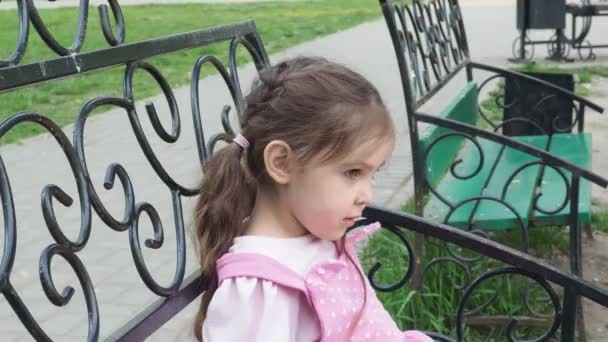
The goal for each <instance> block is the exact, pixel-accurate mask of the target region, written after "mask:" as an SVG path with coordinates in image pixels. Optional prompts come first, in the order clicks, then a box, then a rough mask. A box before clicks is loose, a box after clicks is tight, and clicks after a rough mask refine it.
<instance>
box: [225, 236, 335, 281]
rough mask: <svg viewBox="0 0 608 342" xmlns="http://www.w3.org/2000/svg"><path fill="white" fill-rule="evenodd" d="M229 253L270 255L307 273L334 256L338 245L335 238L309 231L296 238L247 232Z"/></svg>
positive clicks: (236, 240)
mask: <svg viewBox="0 0 608 342" xmlns="http://www.w3.org/2000/svg"><path fill="white" fill-rule="evenodd" d="M229 253H231V254H245V253H246V254H257V255H261V256H264V257H268V258H270V259H273V260H275V261H277V262H279V263H281V264H282V265H284V266H287V267H288V268H289V269H291V270H292V271H294V272H295V273H297V274H299V275H302V276H304V275H305V274H306V273H307V272H308V271H309V270H310V268H311V267H312V266H313V265H315V264H317V263H319V262H322V261H324V260H329V259H332V258H335V257H336V256H337V249H336V246H335V244H334V243H333V242H331V241H324V240H320V239H317V238H315V237H314V236H313V235H310V234H308V235H304V236H300V237H296V238H276V237H268V236H257V235H245V236H239V237H237V238H235V239H234V243H233V245H232V247H230V250H229Z"/></svg>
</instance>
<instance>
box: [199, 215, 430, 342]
mask: <svg viewBox="0 0 608 342" xmlns="http://www.w3.org/2000/svg"><path fill="white" fill-rule="evenodd" d="M379 228H380V225H379V224H378V223H375V224H372V225H369V226H367V227H364V228H360V229H359V230H357V231H356V232H355V233H353V234H351V235H349V236H348V237H347V239H346V249H347V250H348V252H349V254H350V255H351V256H353V257H354V258H355V260H357V259H356V255H357V254H356V251H355V249H354V243H355V242H357V241H360V240H362V239H364V238H366V237H367V236H368V235H369V234H371V233H373V232H375V231H376V230H378V229H379ZM336 245H338V246H337V247H338V249H341V247H340V246H339V244H336ZM217 267H218V276H219V281H220V283H222V282H223V281H230V280H233V279H235V278H241V277H247V278H249V279H251V278H253V279H261V280H264V281H267V282H271V283H272V284H273V285H275V286H277V287H279V288H282V289H283V291H285V292H286V293H291V294H292V296H294V297H298V294H301V297H302V298H303V299H304V300H303V301H304V304H305V305H307V306H308V308H309V310H310V312H311V313H312V314H313V316H314V317H316V323H317V324H316V327H311V326H309V329H313V330H314V332H315V333H316V334H315V333H313V334H309V336H313V335H316V336H315V337H314V338H312V339H310V340H311V341H312V340H316V341H321V342H341V341H346V339H347V334H348V333H349V331H350V330H351V326H350V324H351V322H352V321H353V319H354V318H355V317H356V316H357V315H358V313H359V312H360V310H361V307H362V305H363V298H364V295H363V294H364V290H363V286H364V285H363V284H362V283H361V278H360V277H359V273H358V271H357V269H356V268H355V266H354V265H353V264H352V263H351V262H350V261H349V260H348V258H347V256H346V255H345V254H344V253H339V254H338V255H337V258H331V259H329V260H327V259H326V260H325V261H324V262H320V263H316V264H315V265H314V266H312V267H310V269H309V271H308V272H307V273H306V275H304V276H303V275H301V274H300V273H298V272H295V271H294V270H292V269H291V268H290V267H287V266H285V265H284V264H283V263H281V262H279V261H278V260H276V259H274V258H272V257H269V256H267V255H262V254H258V253H247V252H241V253H227V254H225V255H224V256H222V257H221V258H220V259H219V260H218V263H217ZM358 267H360V265H359V266H358ZM365 286H366V287H367V291H366V293H367V300H366V304H365V308H364V311H363V314H362V315H361V318H360V319H359V321H358V323H357V326H356V327H355V328H354V331H353V335H352V341H400V342H406V341H407V342H432V341H433V340H432V339H431V338H430V337H428V336H426V335H425V334H423V333H421V332H419V331H405V332H402V331H400V330H399V328H398V327H397V325H396V324H395V322H394V321H393V319H392V318H391V317H390V315H389V314H388V312H387V311H386V310H385V309H384V307H383V306H382V304H381V303H380V301H379V300H378V298H377V297H376V295H375V292H374V290H373V288H372V287H371V285H370V284H369V282H368V281H367V278H366V281H365ZM220 287H221V285H220ZM214 299H215V296H214ZM212 302H213V301H212ZM216 307H217V306H216ZM210 308H211V305H210ZM233 309H234V308H233ZM236 310H239V308H236ZM211 315H213V312H212V311H210V312H209V313H208V317H210V316H211ZM206 323H207V321H206V322H205V324H206ZM211 328H213V327H211ZM300 328H301V327H300ZM204 329H205V327H204ZM234 329H237V328H236V327H235V326H234ZM278 329H279V330H280V329H281V327H278ZM305 335H306V334H304V335H302V334H301V333H300V334H298V336H305ZM277 341H278V340H277ZM294 341H299V339H294ZM206 342H214V341H209V340H206Z"/></svg>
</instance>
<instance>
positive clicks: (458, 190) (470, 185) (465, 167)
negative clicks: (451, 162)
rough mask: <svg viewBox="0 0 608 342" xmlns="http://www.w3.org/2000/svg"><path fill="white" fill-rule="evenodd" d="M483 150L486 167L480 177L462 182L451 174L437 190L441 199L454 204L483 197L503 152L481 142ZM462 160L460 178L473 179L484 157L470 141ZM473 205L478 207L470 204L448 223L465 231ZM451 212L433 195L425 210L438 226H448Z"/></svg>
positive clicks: (454, 215)
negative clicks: (445, 222)
mask: <svg viewBox="0 0 608 342" xmlns="http://www.w3.org/2000/svg"><path fill="white" fill-rule="evenodd" d="M480 146H481V149H482V150H483V155H484V163H483V165H482V168H481V170H480V171H479V173H478V174H477V175H475V176H474V177H472V178H469V179H465V180H461V179H458V178H456V177H454V176H453V175H452V174H451V172H449V171H448V173H446V174H445V176H444V177H443V178H442V179H441V182H440V183H439V185H438V186H437V187H436V189H437V192H438V193H439V194H440V195H442V196H444V197H445V198H446V199H447V200H449V201H450V202H452V203H454V204H455V203H457V202H459V201H461V200H464V199H468V198H471V197H475V196H479V194H480V193H481V191H482V189H483V185H484V184H485V181H486V179H487V178H488V175H489V174H490V172H491V171H492V166H493V165H494V163H495V161H496V158H497V157H498V154H499V152H500V145H498V144H495V143H491V142H489V141H487V140H481V141H480ZM459 158H462V163H460V164H459V165H458V166H457V167H456V172H457V174H458V175H470V174H472V173H473V172H474V171H475V169H476V168H477V167H478V166H479V159H480V154H479V152H478V151H477V148H476V147H475V145H474V144H473V143H472V142H470V141H468V140H467V141H466V142H465V144H464V147H463V149H462V150H461V151H460V153H459ZM473 205H474V203H468V204H465V205H463V206H462V207H460V208H459V209H457V210H456V211H455V212H454V213H453V214H452V216H451V217H450V220H449V222H447V223H448V224H450V225H453V226H455V227H460V228H464V227H465V226H466V222H468V218H469V215H470V213H471V210H472V209H473ZM448 212H449V208H448V206H447V205H445V204H444V203H443V202H441V201H440V200H439V199H438V198H437V197H436V196H435V195H430V199H429V202H428V203H427V204H426V206H425V207H424V217H426V218H429V219H431V220H433V221H435V222H444V219H445V217H446V215H447V214H448Z"/></svg>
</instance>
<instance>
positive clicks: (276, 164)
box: [264, 140, 294, 184]
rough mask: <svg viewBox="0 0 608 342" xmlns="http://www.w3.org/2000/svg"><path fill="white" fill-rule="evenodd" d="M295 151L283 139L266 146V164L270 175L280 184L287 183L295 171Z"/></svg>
mask: <svg viewBox="0 0 608 342" xmlns="http://www.w3.org/2000/svg"><path fill="white" fill-rule="evenodd" d="M293 163H294V161H293V151H292V150H291V147H289V145H288V144H287V143H286V142H285V141H283V140H273V141H271V142H270V143H268V145H266V148H264V166H265V167H266V172H268V175H269V176H270V177H271V178H272V179H273V180H274V181H275V182H277V183H279V184H287V183H289V181H290V180H291V176H292V171H293Z"/></svg>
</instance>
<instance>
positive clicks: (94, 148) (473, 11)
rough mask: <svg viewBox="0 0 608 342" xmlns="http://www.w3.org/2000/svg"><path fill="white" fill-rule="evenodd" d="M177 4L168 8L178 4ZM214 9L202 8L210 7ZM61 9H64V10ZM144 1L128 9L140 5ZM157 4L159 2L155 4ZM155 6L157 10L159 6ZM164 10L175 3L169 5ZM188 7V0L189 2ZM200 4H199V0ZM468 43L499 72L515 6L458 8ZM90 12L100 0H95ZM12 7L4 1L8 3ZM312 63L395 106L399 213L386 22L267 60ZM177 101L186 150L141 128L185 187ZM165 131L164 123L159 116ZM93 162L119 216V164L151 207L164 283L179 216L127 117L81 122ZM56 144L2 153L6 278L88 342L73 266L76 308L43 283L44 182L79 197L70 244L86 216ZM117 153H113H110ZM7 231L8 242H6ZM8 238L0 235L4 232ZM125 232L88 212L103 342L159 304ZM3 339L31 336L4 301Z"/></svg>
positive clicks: (389, 199)
mask: <svg viewBox="0 0 608 342" xmlns="http://www.w3.org/2000/svg"><path fill="white" fill-rule="evenodd" d="M176 1H179V0H171V1H170V2H171V3H175V2H176ZM211 1H217V0H207V1H205V2H211ZM68 2H69V1H67V0H65V1H64V0H59V1H58V2H57V3H68ZM135 2H139V1H135V0H131V1H121V3H125V4H126V3H135ZM150 2H152V1H150ZM158 2H161V1H160V0H159V1H158ZM167 2H168V1H167ZM188 2H193V1H192V0H190V1H188ZM201 2H203V1H201ZM461 2H462V4H463V12H464V13H463V15H464V16H465V21H466V26H467V27H466V28H467V33H468V37H469V44H470V45H471V48H472V50H471V51H472V55H473V56H474V57H475V58H474V59H475V60H477V61H480V62H484V63H489V64H494V65H504V63H505V61H506V57H509V56H510V54H511V42H512V40H513V38H514V37H515V35H516V31H515V29H514V26H515V16H514V15H515V9H514V5H513V3H514V2H512V1H510V0H493V1H485V0H463V1H461ZM92 3H93V2H92ZM5 4H7V3H5V2H3V3H2V5H5ZM304 54H307V55H308V54H316V55H322V56H325V57H327V58H329V59H332V60H335V61H339V62H342V63H344V64H346V65H348V66H350V67H352V68H354V69H355V70H358V71H360V72H361V73H363V74H364V75H365V76H367V77H368V78H369V79H370V80H371V81H372V82H373V83H374V84H375V85H376V86H377V87H378V88H379V90H380V92H381V94H382V95H383V97H384V99H385V101H386V103H387V106H388V108H389V109H390V110H391V112H392V114H393V115H394V119H395V122H396V123H397V127H398V131H399V138H398V143H397V146H396V149H395V152H394V154H393V156H392V159H391V161H390V162H389V165H388V167H387V168H386V170H385V171H383V173H382V174H381V175H379V177H378V183H377V185H376V187H375V188H374V196H375V199H376V202H377V203H378V204H381V205H384V206H388V207H391V208H394V209H398V208H400V207H401V205H402V204H403V203H404V202H405V200H406V199H407V197H408V194H409V193H410V192H411V190H410V187H411V185H409V184H408V181H409V180H410V179H411V172H412V170H411V156H410V148H409V143H408V141H409V140H408V139H409V138H408V132H407V128H406V123H405V113H404V103H403V99H402V90H401V89H400V85H399V78H398V70H397V65H396V62H395V58H394V52H393V49H392V46H391V43H390V40H389V35H388V31H387V29H386V27H385V24H384V22H383V21H382V20H377V21H374V22H371V23H367V24H363V25H360V26H357V27H354V28H352V29H349V30H345V31H343V32H339V33H336V34H333V35H330V36H327V37H323V38H320V39H316V40H314V41H311V42H308V43H305V44H302V45H299V46H296V47H294V48H291V49H288V50H286V51H284V52H281V53H278V54H275V55H272V56H271V61H273V62H276V61H278V60H280V59H283V58H286V57H289V56H296V55H304ZM239 74H240V78H241V82H242V84H243V85H244V88H245V89H247V88H248V86H247V85H248V84H249V83H250V81H251V79H252V77H253V75H254V70H253V67H252V66H251V65H246V66H243V67H242V68H240V69H239ZM462 82H463V80H462V79H459V80H458V81H457V82H453V85H452V86H451V87H449V88H447V89H445V91H444V93H445V94H446V95H450V94H451V95H453V94H454V93H455V92H456V91H457V89H458V87H459V86H461V85H462ZM201 93H202V94H203V95H202V98H201V101H202V107H203V108H202V109H203V114H202V115H203V122H205V125H206V126H205V129H206V134H207V136H209V134H210V133H212V132H217V131H219V129H220V122H219V119H218V113H219V112H220V110H221V108H222V106H223V105H224V104H227V103H230V99H229V97H228V96H227V91H226V89H225V86H224V85H223V83H222V81H221V80H220V79H219V78H218V77H208V78H206V79H203V80H202V81H201ZM175 95H176V98H177V99H178V102H179V104H180V111H181V119H182V121H181V123H182V137H181V138H180V140H179V142H178V143H176V144H172V145H167V144H165V143H164V142H162V141H160V140H159V139H157V138H156V134H155V133H154V132H153V131H152V129H151V127H150V124H149V123H148V120H147V119H146V118H145V115H143V116H142V117H141V118H142V124H143V126H144V129H145V130H146V132H147V133H148V134H147V136H148V137H149V138H150V140H151V141H150V143H151V145H152V146H153V149H154V150H155V151H156V152H157V155H158V157H159V159H160V160H161V162H162V163H163V165H165V166H166V167H167V170H168V172H169V174H171V175H172V176H173V177H175V179H177V180H178V181H179V182H181V183H182V184H186V185H194V184H196V183H197V182H198V180H199V177H200V176H199V173H200V170H199V166H198V165H197V162H196V161H197V155H196V150H195V148H194V146H195V141H194V135H193V130H192V125H191V123H190V115H189V113H190V99H189V89H188V88H183V89H177V90H175ZM448 97H449V96H441V95H440V96H436V99H437V100H436V101H434V102H432V103H429V104H428V106H427V108H426V109H428V111H435V110H436V109H438V108H440V107H441V106H442V105H444V104H445V101H443V102H442V100H441V99H442V98H443V99H445V98H448ZM146 102H153V103H154V104H155V105H156V106H157V109H158V111H159V113H167V111H166V109H167V106H166V103H165V101H164V99H163V98H160V97H154V98H151V99H141V101H140V102H139V103H138V110H139V112H140V113H144V109H143V105H144V103H146ZM162 119H163V120H164V121H163V123H164V124H165V126H169V119H168V118H167V117H164V118H162ZM65 131H66V134H68V136H71V127H66V129H65ZM85 136H86V144H85V145H86V148H87V150H86V153H87V162H88V167H89V172H90V174H91V179H92V181H93V183H94V185H95V187H96V190H97V191H98V192H99V193H100V196H101V198H102V201H103V203H104V204H105V205H106V206H107V207H108V210H109V211H110V212H111V213H112V214H113V215H116V216H119V217H120V216H121V214H122V206H123V203H122V195H121V191H122V190H121V189H120V185H119V184H117V188H116V189H115V190H112V191H105V190H103V188H102V186H101V185H102V182H103V177H104V174H105V170H106V168H107V166H108V165H109V164H110V163H112V162H119V163H121V164H122V165H123V166H124V167H125V168H126V169H127V171H128V173H129V175H130V176H131V180H132V181H133V186H134V189H135V193H136V196H137V197H136V201H138V202H139V201H147V202H150V203H151V204H152V205H153V206H154V207H155V208H157V209H158V211H159V214H160V216H161V219H162V221H163V225H164V227H165V245H164V246H163V247H162V248H161V249H160V250H154V251H152V250H146V251H144V255H145V257H146V263H147V265H148V268H149V269H150V270H152V273H153V275H154V276H155V279H157V280H158V281H159V282H161V283H162V284H167V283H168V282H169V281H170V279H171V278H172V276H173V265H174V264H175V257H174V255H175V249H176V248H175V246H174V241H175V233H174V232H172V229H173V227H174V225H173V213H172V211H171V207H172V204H171V197H170V194H169V193H168V192H167V191H166V190H165V187H164V186H163V184H161V183H160V182H159V181H158V177H156V175H155V174H154V172H153V170H152V169H151V168H150V167H148V166H147V165H148V162H147V161H146V159H145V157H144V156H143V154H142V153H141V152H140V150H139V149H138V148H137V146H138V145H137V143H136V141H135V138H134V137H133V134H132V133H131V130H130V125H129V123H128V119H127V118H126V115H125V113H124V112H122V111H118V110H112V111H110V112H108V113H105V114H104V115H97V116H95V117H92V118H91V119H90V120H89V121H88V122H87V125H86V133H85ZM50 140H51V138H49V136H46V135H43V136H39V137H35V138H31V139H27V140H26V141H23V142H21V143H19V144H13V145H9V146H3V147H2V148H1V149H0V151H1V152H2V158H3V161H4V163H5V165H8V172H9V174H10V176H11V182H12V183H11V185H12V187H13V193H16V194H17V193H18V194H27V195H24V196H15V197H16V198H15V200H16V203H15V205H16V207H17V211H18V213H17V214H18V224H19V231H18V246H17V257H16V261H15V267H14V270H13V273H12V278H11V281H12V283H13V284H14V286H15V287H16V288H17V289H18V291H19V294H20V295H21V297H22V299H23V300H24V301H25V303H26V304H27V305H28V307H29V308H30V309H31V310H32V312H33V315H34V317H35V318H36V320H37V321H38V322H39V323H40V324H41V325H42V327H43V328H44V329H45V331H47V333H48V334H49V335H50V336H51V337H52V338H53V339H54V340H57V341H82V340H83V338H84V336H85V335H86V329H87V323H86V318H87V315H86V309H85V308H86V306H85V304H84V300H83V297H82V292H81V291H80V288H79V287H78V286H77V285H76V284H78V282H77V279H76V278H75V277H74V276H73V275H72V273H71V272H70V270H69V268H68V266H67V264H66V263H65V262H63V261H62V260H59V259H60V258H57V260H55V261H54V264H53V268H54V269H56V271H54V273H53V275H54V281H55V282H56V283H57V288H58V289H62V288H63V287H64V286H66V285H71V286H74V287H76V290H77V293H76V295H75V296H74V298H73V299H72V302H71V303H70V304H69V305H68V306H67V307H65V308H61V309H56V308H55V307H53V306H52V305H51V304H50V303H49V301H48V300H47V299H46V297H45V296H44V293H43V291H42V289H41V286H40V281H39V279H38V276H37V273H38V258H39V256H40V253H41V251H42V249H43V248H44V247H45V246H47V245H48V244H49V243H51V238H50V235H49V233H48V231H47V230H46V228H45V224H44V220H43V217H42V214H41V212H40V205H39V196H40V195H39V194H40V191H41V189H42V188H43V187H44V186H45V185H46V184H57V185H59V186H60V187H62V189H64V190H65V191H66V192H67V193H68V194H70V195H71V196H74V197H75V200H76V201H75V205H74V206H73V207H71V208H63V207H61V206H60V205H59V204H57V205H56V208H55V210H56V212H57V215H58V217H59V221H60V225H61V226H62V227H65V228H64V230H65V231H66V233H67V234H68V235H69V236H70V237H72V238H74V237H75V236H76V235H77V232H78V227H79V222H80V216H79V209H78V203H79V202H78V200H77V198H76V197H77V192H76V189H75V186H74V185H73V183H74V181H73V179H70V177H69V174H70V171H69V169H68V168H67V167H66V165H65V164H66V162H65V157H64V156H63V155H62V151H61V150H60V149H58V148H57V147H56V144H55V143H54V142H52V141H50ZM109 151H111V153H108V152H109ZM183 204H184V216H185V217H184V219H185V220H186V222H187V223H188V224H189V223H190V222H191V214H190V213H191V208H192V204H193V203H192V202H191V201H189V200H187V199H185V200H184V203H183ZM0 234H3V233H0ZM140 235H141V236H142V239H144V238H148V237H151V236H152V229H151V226H150V224H149V219H148V218H146V217H143V218H142V219H141V224H140ZM0 238H3V235H0ZM128 244H129V241H128V235H127V233H125V232H123V233H119V232H114V231H111V230H109V229H108V228H107V227H106V226H105V225H104V224H103V223H102V222H101V221H100V220H99V218H98V217H97V215H93V232H92V236H91V239H90V242H89V245H88V246H87V247H86V248H85V249H84V251H83V252H82V253H79V257H81V259H82V261H83V262H84V263H85V265H86V267H87V270H88V271H89V275H90V277H91V278H92V279H93V282H94V284H95V288H96V293H97V296H98V297H97V300H98V302H99V306H100V310H101V312H100V316H101V317H102V321H101V338H102V339H103V338H105V337H107V336H108V334H109V333H111V332H112V331H114V330H115V329H116V328H117V327H119V326H121V325H122V324H124V323H125V321H126V320H128V319H130V318H132V317H133V316H134V314H135V313H137V312H139V311H141V310H142V308H143V307H145V305H146V304H148V303H150V302H152V301H153V300H155V299H156V297H155V296H153V295H151V294H150V292H149V291H148V290H147V288H146V287H145V285H144V284H143V283H142V281H141V280H140V278H139V276H138V275H137V271H136V270H135V267H134V265H133V261H132V257H131V255H130V252H129V247H128ZM190 247H191V245H190V244H188V258H189V264H188V272H187V273H189V272H190V271H192V270H194V268H195V264H194V260H195V256H194V255H193V253H192V248H190ZM196 306H197V303H195V304H193V305H191V306H190V307H189V308H188V309H187V310H185V311H184V312H183V313H182V314H180V315H179V316H178V317H177V318H176V319H174V320H173V321H172V322H170V323H169V324H167V325H166V326H164V327H163V328H162V329H161V330H160V331H159V332H157V334H155V335H154V337H153V338H151V340H152V341H172V340H179V341H185V340H188V337H187V336H186V334H187V332H189V327H190V324H191V319H192V317H193V313H194V312H195V310H196ZM0 335H1V336H2V340H3V341H5V340H7V341H30V340H31V337H29V334H27V332H25V330H24V328H23V326H22V325H21V323H20V322H19V321H18V319H17V318H16V316H15V315H14V314H13V313H12V310H11V309H10V308H9V306H8V305H7V303H6V302H5V300H4V299H3V298H0Z"/></svg>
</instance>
